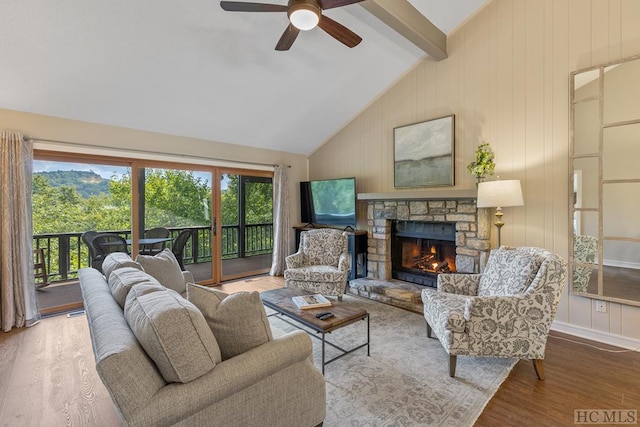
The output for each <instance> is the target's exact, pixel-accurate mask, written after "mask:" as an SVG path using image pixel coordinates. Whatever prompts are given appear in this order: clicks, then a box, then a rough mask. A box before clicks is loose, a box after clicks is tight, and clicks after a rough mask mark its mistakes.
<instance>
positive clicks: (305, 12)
mask: <svg viewBox="0 0 640 427" xmlns="http://www.w3.org/2000/svg"><path fill="white" fill-rule="evenodd" d="M301 6H302V5H301ZM289 20H290V21H291V23H292V24H293V25H294V26H295V27H296V28H297V29H299V30H303V31H307V30H310V29H312V28H315V26H316V25H318V22H320V16H318V13H317V12H316V11H314V10H310V9H306V8H303V7H300V8H299V9H296V10H294V11H293V12H291V15H289Z"/></svg>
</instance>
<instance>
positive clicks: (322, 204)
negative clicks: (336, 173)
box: [300, 178, 356, 229]
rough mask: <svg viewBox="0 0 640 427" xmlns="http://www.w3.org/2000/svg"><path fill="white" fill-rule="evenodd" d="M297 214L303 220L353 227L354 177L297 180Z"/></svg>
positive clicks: (316, 223) (354, 203)
mask: <svg viewBox="0 0 640 427" xmlns="http://www.w3.org/2000/svg"><path fill="white" fill-rule="evenodd" d="M300 214H301V220H302V222H303V223H306V224H313V225H327V226H335V227H341V228H345V229H346V228H347V227H351V228H353V229H355V228H356V179H355V178H339V179H323V180H317V181H304V182H301V183H300Z"/></svg>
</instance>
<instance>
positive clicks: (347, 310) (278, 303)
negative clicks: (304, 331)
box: [260, 288, 370, 375]
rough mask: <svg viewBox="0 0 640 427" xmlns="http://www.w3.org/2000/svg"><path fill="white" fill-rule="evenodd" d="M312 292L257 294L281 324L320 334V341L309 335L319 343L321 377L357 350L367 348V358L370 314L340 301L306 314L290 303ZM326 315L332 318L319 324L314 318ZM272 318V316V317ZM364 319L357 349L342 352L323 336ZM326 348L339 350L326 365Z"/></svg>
mask: <svg viewBox="0 0 640 427" xmlns="http://www.w3.org/2000/svg"><path fill="white" fill-rule="evenodd" d="M311 294H312V293H311V292H306V291H303V290H301V289H295V288H278V289H273V290H271V291H265V292H262V293H261V294H260V297H261V298H262V302H263V303H264V305H265V306H267V307H269V308H270V309H272V310H275V311H276V313H275V315H281V316H282V317H280V319H281V320H282V321H284V322H287V323H289V324H290V325H293V326H295V327H297V328H299V326H298V325H296V324H294V323H292V322H289V321H288V320H287V319H292V320H294V321H296V322H298V323H300V324H302V325H304V326H306V327H307V328H309V329H311V330H312V331H314V332H316V333H318V334H322V338H320V337H318V336H316V335H313V334H311V333H310V334H309V335H311V336H312V337H314V338H317V339H320V340H322V374H323V375H324V367H325V366H326V365H328V364H329V363H331V362H334V361H336V360H338V359H340V358H341V357H343V356H346V355H347V354H349V353H353V352H354V351H356V350H359V349H361V348H362V347H365V346H366V347H367V356H369V341H370V340H369V338H370V323H369V313H367V310H363V309H361V308H357V307H352V306H350V305H349V304H345V303H342V302H340V301H332V304H333V305H332V306H331V307H320V308H311V309H306V310H301V309H299V308H298V306H297V305H295V304H294V303H293V300H292V298H293V297H295V296H300V295H311ZM325 311H329V312H331V313H333V315H334V317H332V318H330V319H328V320H320V319H318V318H316V314H318V313H322V312H325ZM272 316H273V314H272ZM364 319H367V342H365V343H364V344H361V345H359V346H357V347H354V348H351V349H349V350H345V349H344V348H342V347H340V346H338V345H336V344H335V343H332V342H329V341H327V339H326V334H329V333H331V332H332V331H335V330H337V329H340V328H343V327H345V326H348V325H351V324H352V323H355V322H357V321H359V320H364ZM325 344H326V345H330V346H331V347H333V348H335V349H337V350H339V351H340V352H341V354H339V355H338V356H336V357H334V358H333V359H330V360H327V361H325Z"/></svg>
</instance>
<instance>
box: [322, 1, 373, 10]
mask: <svg viewBox="0 0 640 427" xmlns="http://www.w3.org/2000/svg"><path fill="white" fill-rule="evenodd" d="M361 1H363V0H320V6H322V10H325V9H333V8H334V7H342V6H348V5H350V4H354V3H360V2H361Z"/></svg>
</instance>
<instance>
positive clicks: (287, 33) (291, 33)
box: [276, 24, 300, 50]
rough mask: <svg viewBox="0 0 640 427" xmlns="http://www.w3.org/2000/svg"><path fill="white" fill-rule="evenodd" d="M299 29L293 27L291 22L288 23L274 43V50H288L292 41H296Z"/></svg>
mask: <svg viewBox="0 0 640 427" xmlns="http://www.w3.org/2000/svg"><path fill="white" fill-rule="evenodd" d="M299 33H300V30H299V29H297V28H296V27H294V26H293V25H292V24H289V26H288V27H287V29H286V30H284V33H282V37H280V40H278V44H277V45H276V50H289V48H290V47H291V45H292V44H293V42H294V41H296V37H298V34H299Z"/></svg>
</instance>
